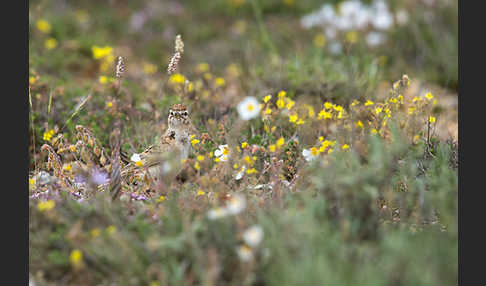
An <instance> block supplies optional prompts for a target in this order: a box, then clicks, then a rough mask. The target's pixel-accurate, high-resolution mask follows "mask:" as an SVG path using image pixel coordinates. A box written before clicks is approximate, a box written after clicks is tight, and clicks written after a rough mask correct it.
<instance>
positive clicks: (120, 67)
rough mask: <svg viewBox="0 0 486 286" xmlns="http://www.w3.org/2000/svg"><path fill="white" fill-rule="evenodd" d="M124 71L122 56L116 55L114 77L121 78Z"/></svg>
mask: <svg viewBox="0 0 486 286" xmlns="http://www.w3.org/2000/svg"><path fill="white" fill-rule="evenodd" d="M124 72H125V63H124V62H123V57H121V56H119V57H118V62H117V64H116V78H117V79H121V78H122V76H123V73H124Z"/></svg>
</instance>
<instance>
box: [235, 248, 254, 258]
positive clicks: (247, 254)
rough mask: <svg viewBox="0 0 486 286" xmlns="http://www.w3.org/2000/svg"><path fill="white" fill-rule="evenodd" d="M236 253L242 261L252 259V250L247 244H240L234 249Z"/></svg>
mask: <svg viewBox="0 0 486 286" xmlns="http://www.w3.org/2000/svg"><path fill="white" fill-rule="evenodd" d="M236 253H237V254H238V257H239V258H240V259H241V260H242V261H244V262H248V261H250V260H252V259H253V251H252V250H251V248H250V247H248V246H247V245H244V244H243V245H240V246H239V247H238V248H237V249H236Z"/></svg>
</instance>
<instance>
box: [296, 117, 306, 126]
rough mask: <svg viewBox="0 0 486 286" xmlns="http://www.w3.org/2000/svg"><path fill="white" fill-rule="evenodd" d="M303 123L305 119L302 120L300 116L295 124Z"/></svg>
mask: <svg viewBox="0 0 486 286" xmlns="http://www.w3.org/2000/svg"><path fill="white" fill-rule="evenodd" d="M304 123H305V121H304V120H302V118H299V121H297V122H296V123H295V124H297V125H302V124H304Z"/></svg>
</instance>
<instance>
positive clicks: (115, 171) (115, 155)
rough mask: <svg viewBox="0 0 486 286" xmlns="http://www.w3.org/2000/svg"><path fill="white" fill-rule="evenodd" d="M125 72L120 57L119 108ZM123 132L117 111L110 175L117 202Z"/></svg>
mask: <svg viewBox="0 0 486 286" xmlns="http://www.w3.org/2000/svg"><path fill="white" fill-rule="evenodd" d="M124 72H125V64H124V62H123V57H118V63H117V65H116V74H115V75H116V78H117V86H116V90H115V100H116V101H117V104H116V106H119V104H118V103H119V102H120V91H121V84H122V81H121V80H122V77H123V74H124ZM121 130H122V119H121V112H120V110H117V112H116V113H115V123H114V130H113V132H112V136H113V137H112V139H113V141H112V152H111V154H112V155H111V173H110V194H111V196H112V197H111V198H112V200H113V201H114V200H116V199H117V197H118V195H119V194H120V191H121V156H120V145H121Z"/></svg>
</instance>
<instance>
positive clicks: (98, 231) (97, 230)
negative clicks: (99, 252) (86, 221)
mask: <svg viewBox="0 0 486 286" xmlns="http://www.w3.org/2000/svg"><path fill="white" fill-rule="evenodd" d="M99 235H100V230H99V229H98V228H93V229H92V230H91V237H93V238H95V237H97V236H99Z"/></svg>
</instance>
